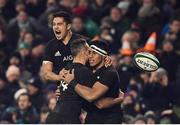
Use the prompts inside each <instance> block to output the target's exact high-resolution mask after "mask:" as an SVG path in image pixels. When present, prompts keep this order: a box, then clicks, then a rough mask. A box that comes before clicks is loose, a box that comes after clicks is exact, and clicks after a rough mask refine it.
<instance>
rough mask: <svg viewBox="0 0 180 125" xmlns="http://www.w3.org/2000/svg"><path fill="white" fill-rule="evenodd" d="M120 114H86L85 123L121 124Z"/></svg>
mask: <svg viewBox="0 0 180 125" xmlns="http://www.w3.org/2000/svg"><path fill="white" fill-rule="evenodd" d="M121 123H122V114H117V113H111V114H104V115H103V114H89V115H88V114H87V116H86V119H85V124H121Z"/></svg>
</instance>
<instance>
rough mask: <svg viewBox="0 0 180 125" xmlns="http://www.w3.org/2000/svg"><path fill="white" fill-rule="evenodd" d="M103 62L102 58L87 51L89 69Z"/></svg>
mask: <svg viewBox="0 0 180 125" xmlns="http://www.w3.org/2000/svg"><path fill="white" fill-rule="evenodd" d="M103 60H104V57H103V56H102V55H100V54H98V53H96V52H94V51H92V50H90V51H89V64H90V66H91V67H98V66H99V65H100V64H101V63H102V62H103Z"/></svg>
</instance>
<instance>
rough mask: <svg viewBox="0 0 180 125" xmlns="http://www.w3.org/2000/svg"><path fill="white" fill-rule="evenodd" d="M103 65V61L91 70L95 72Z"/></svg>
mask: <svg viewBox="0 0 180 125" xmlns="http://www.w3.org/2000/svg"><path fill="white" fill-rule="evenodd" d="M103 66H104V62H102V63H100V64H99V65H97V66H96V67H93V72H96V71H97V70H98V69H100V68H102V67H103Z"/></svg>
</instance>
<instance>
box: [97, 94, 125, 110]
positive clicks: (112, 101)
mask: <svg viewBox="0 0 180 125" xmlns="http://www.w3.org/2000/svg"><path fill="white" fill-rule="evenodd" d="M123 99H124V93H123V92H122V91H120V92H119V96H118V97H117V98H110V97H106V98H102V99H99V100H97V101H96V102H95V105H96V107H98V108H99V109H103V108H109V107H111V106H113V105H117V104H121V103H122V101H123Z"/></svg>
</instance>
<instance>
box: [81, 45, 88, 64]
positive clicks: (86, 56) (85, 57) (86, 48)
mask: <svg viewBox="0 0 180 125" xmlns="http://www.w3.org/2000/svg"><path fill="white" fill-rule="evenodd" d="M82 53H83V55H84V59H85V60H86V62H87V61H88V59H89V47H88V45H86V46H85V47H84V49H83V52H82Z"/></svg>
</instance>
